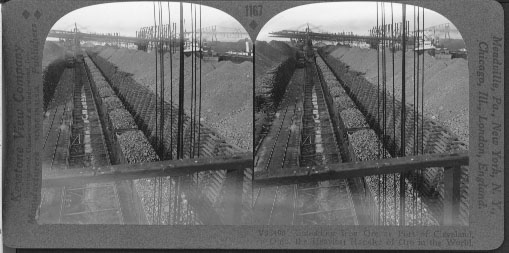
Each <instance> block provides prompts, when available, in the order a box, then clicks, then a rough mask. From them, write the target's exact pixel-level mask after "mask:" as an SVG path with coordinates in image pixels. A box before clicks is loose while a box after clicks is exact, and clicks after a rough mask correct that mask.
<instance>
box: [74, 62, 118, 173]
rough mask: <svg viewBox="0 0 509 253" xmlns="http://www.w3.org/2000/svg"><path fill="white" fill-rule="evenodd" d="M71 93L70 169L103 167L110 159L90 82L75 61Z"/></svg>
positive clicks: (82, 65)
mask: <svg viewBox="0 0 509 253" xmlns="http://www.w3.org/2000/svg"><path fill="white" fill-rule="evenodd" d="M74 71H75V77H76V78H75V82H74V91H73V98H74V99H73V101H74V108H73V121H72V127H71V129H72V135H71V143H70V146H69V150H70V151H71V152H70V156H69V164H70V167H75V168H76V167H81V168H82V167H88V166H104V165H109V164H110V157H109V154H108V149H107V146H106V142H105V139H104V134H103V131H102V124H101V120H100V118H99V113H98V110H97V107H96V102H95V98H94V95H93V93H92V89H91V86H90V80H89V77H88V74H87V72H86V70H85V66H84V64H83V63H82V62H77V63H76V67H75V69H74Z"/></svg>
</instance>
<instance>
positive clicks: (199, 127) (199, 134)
mask: <svg viewBox="0 0 509 253" xmlns="http://www.w3.org/2000/svg"><path fill="white" fill-rule="evenodd" d="M202 42H203V41H202V26H201V1H200V100H199V105H198V106H199V108H198V145H200V144H201V142H200V138H201V75H202V72H201V62H202V59H203V50H202V49H203V44H202ZM198 157H200V148H198Z"/></svg>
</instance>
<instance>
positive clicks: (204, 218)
mask: <svg viewBox="0 0 509 253" xmlns="http://www.w3.org/2000/svg"><path fill="white" fill-rule="evenodd" d="M169 9H170V5H169V4H168V8H165V7H164V6H163V5H162V4H161V3H158V4H156V3H154V22H155V26H154V27H156V28H155V30H154V33H153V36H152V37H150V38H146V37H143V36H141V35H140V36H139V37H125V36H118V34H109V35H101V34H91V33H81V32H79V31H78V29H77V28H75V29H74V31H72V32H62V31H54V30H52V31H51V32H50V33H49V35H48V37H57V38H60V39H62V40H65V41H67V45H68V46H69V47H68V49H70V50H72V52H73V54H72V55H69V56H68V57H69V59H68V62H67V64H66V67H65V69H64V70H63V72H62V75H61V78H60V80H59V81H58V84H56V88H55V92H54V95H53V98H52V100H51V101H50V102H49V106H48V108H47V111H46V112H45V116H44V120H43V124H44V125H43V131H44V136H45V142H44V150H45V151H44V152H45V154H44V156H43V169H42V190H41V193H42V195H41V204H40V207H39V210H38V217H37V218H38V221H39V223H43V224H48V223H51V224H54V223H69V224H158V225H177V224H178V225H196V224H241V223H242V217H243V212H244V211H243V206H244V205H245V202H246V201H248V199H247V198H248V197H249V196H250V195H248V194H247V193H248V192H250V191H249V188H250V184H251V180H252V153H251V152H247V151H245V150H243V149H241V148H239V147H237V146H235V145H232V144H229V143H227V142H226V141H225V140H224V139H223V138H222V137H221V136H219V135H218V133H217V132H216V131H215V130H214V129H213V128H211V127H208V126H206V125H205V123H204V122H203V121H202V103H201V102H202V73H201V70H202V69H201V64H202V63H201V60H200V59H201V58H202V53H203V52H202V50H191V51H190V52H189V54H190V55H189V58H190V59H191V65H189V64H186V65H184V53H185V41H186V38H185V32H184V29H183V17H184V15H183V13H182V11H183V4H182V3H180V12H181V15H180V20H176V24H177V25H178V26H180V27H179V29H176V30H174V31H179V33H176V32H174V34H173V40H172V39H171V38H170V37H169V36H168V34H164V31H163V29H162V27H164V24H163V22H162V15H163V13H164V14H165V15H166V14H169V11H170V10H169ZM191 10H192V12H191V15H190V19H191V20H193V23H192V27H193V28H192V30H191V31H190V32H188V36H189V38H187V39H188V40H190V41H192V43H193V44H194V45H198V46H199V47H200V48H201V47H202V38H201V36H200V31H201V29H200V27H201V10H200V7H199V6H198V5H194V4H193V5H191ZM156 13H158V14H157V15H156ZM170 21H172V20H170ZM166 25H167V24H166ZM83 41H94V42H102V43H108V44H110V45H121V44H135V45H138V46H140V45H147V43H150V44H151V49H152V50H154V51H155V52H156V54H155V63H156V65H155V71H154V72H155V88H154V89H150V88H148V87H147V86H144V85H142V84H140V83H138V82H137V81H135V80H134V79H133V78H132V75H130V74H128V73H124V72H122V71H121V70H119V69H118V68H117V66H115V65H113V64H112V63H111V62H109V61H108V60H107V59H105V58H103V57H102V56H101V55H99V54H98V52H97V51H95V50H94V48H82V47H81V42H83ZM171 44H173V45H174V48H168V50H166V49H165V48H164V47H165V46H168V45H171ZM141 49H143V48H141ZM145 49H146V47H145ZM171 49H175V50H171ZM165 54H166V55H165ZM175 54H179V57H178V58H177V57H175ZM165 56H166V57H170V65H171V60H172V59H173V58H174V57H175V58H177V59H179V68H178V71H175V72H176V73H173V70H172V67H171V66H170V68H167V67H165V66H164V63H165V61H164V58H163V57H165ZM189 67H190V68H191V69H184V68H189ZM188 71H189V72H191V76H190V78H186V77H185V75H184V72H188ZM168 72H170V73H168ZM165 74H170V75H171V76H172V75H174V74H175V75H178V76H179V78H178V80H179V83H178V86H177V87H178V89H176V90H175V91H173V85H172V82H173V81H172V80H170V82H169V83H170V85H169V87H167V85H166V84H167V83H168V82H165V80H164V78H165V76H166V75H165ZM165 89H170V96H169V97H168V98H166V97H165V94H166V92H165ZM189 89H191V92H190V94H191V95H190V96H184V95H185V94H189V93H186V92H185V91H186V90H189ZM173 92H175V93H178V99H174V98H173ZM185 100H186V101H190V104H191V109H190V110H184V101H185ZM188 103H189V102H188Z"/></svg>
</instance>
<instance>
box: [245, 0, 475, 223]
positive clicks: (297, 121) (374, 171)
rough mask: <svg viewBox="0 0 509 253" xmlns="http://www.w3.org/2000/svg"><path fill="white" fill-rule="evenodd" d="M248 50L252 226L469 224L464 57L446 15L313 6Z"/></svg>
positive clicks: (373, 6)
mask: <svg viewBox="0 0 509 253" xmlns="http://www.w3.org/2000/svg"><path fill="white" fill-rule="evenodd" d="M309 13H315V14H318V13H319V14H320V15H309ZM255 45H256V54H255V62H256V64H255V70H256V74H257V79H256V83H255V149H254V152H255V161H254V163H255V186H254V190H253V191H254V192H255V193H254V196H253V207H252V213H253V215H252V223H253V224H260V225H375V226H378V225H379V226H438V225H468V224H469V206H468V202H469V201H468V180H469V178H468V141H469V125H468V124H469V122H468V119H469V111H468V108H469V93H468V91H469V77H468V74H469V72H468V64H467V63H468V62H467V61H468V52H467V50H466V46H465V42H464V41H463V38H462V36H461V34H460V33H459V31H458V30H457V29H456V27H455V26H454V24H452V23H451V22H450V21H449V20H448V19H447V18H446V17H444V16H442V15H440V14H438V13H436V12H434V11H432V10H429V9H425V8H422V7H418V6H414V5H408V4H397V3H384V2H348V3H345V2H337V3H332V2H331V3H316V4H308V5H302V6H298V7H294V8H291V9H289V10H286V11H283V12H281V13H279V14H278V15H276V16H275V17H273V18H272V19H271V20H269V21H268V22H267V23H266V24H265V26H264V27H263V29H262V30H261V31H260V33H259V35H258V37H257V41H256V43H255ZM402 122H403V123H402Z"/></svg>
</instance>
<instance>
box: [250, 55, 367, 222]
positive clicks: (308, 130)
mask: <svg viewBox="0 0 509 253" xmlns="http://www.w3.org/2000/svg"><path fill="white" fill-rule="evenodd" d="M318 71H319V70H318V68H317V67H316V66H315V64H314V63H307V64H306V67H305V68H304V69H296V70H295V73H294V76H293V77H292V79H291V80H290V83H289V84H288V87H287V91H286V93H285V96H284V98H283V100H282V102H281V104H280V106H279V109H278V112H277V113H276V118H275V120H274V121H273V123H272V126H271V129H270V130H269V132H268V133H267V135H266V136H265V137H264V138H263V140H262V144H261V145H260V147H259V149H258V152H257V157H256V159H255V161H256V164H255V170H256V171H267V172H268V175H269V176H270V175H271V173H273V172H275V171H277V170H285V169H291V168H294V167H297V166H314V165H320V164H327V163H340V162H341V161H342V159H341V155H340V152H339V148H338V144H337V141H336V140H337V139H336V137H335V136H334V131H333V126H332V121H331V119H330V116H329V111H328V108H327V104H326V102H325V97H324V91H323V88H322V83H321V79H320V78H319V73H318ZM252 212H253V218H252V223H253V224H264V225H270V224H273V225H275V224H278V225H283V224H287V225H289V224H292V225H300V224H337V225H354V224H357V217H356V214H355V210H354V206H353V202H352V199H351V193H350V189H349V185H348V182H347V181H345V180H332V181H324V182H319V183H306V184H298V185H286V186H276V187H268V188H258V189H255V196H254V199H253V204H252Z"/></svg>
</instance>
